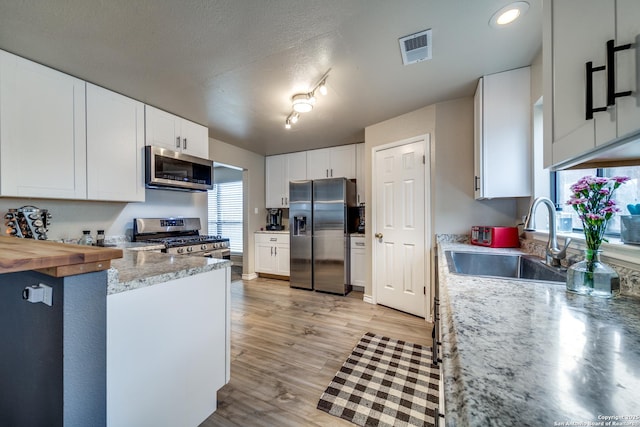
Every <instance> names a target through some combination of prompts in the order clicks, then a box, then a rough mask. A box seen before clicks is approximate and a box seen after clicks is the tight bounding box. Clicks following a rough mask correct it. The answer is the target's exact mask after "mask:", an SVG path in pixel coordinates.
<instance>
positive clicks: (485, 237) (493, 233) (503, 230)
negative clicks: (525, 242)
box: [471, 225, 520, 248]
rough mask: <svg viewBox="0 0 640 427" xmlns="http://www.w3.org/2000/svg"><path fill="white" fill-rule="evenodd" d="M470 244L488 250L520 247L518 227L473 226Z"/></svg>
mask: <svg viewBox="0 0 640 427" xmlns="http://www.w3.org/2000/svg"><path fill="white" fill-rule="evenodd" d="M471 244H472V245H478V246H487V247H490V248H517V247H520V238H519V235H518V227H496V226H484V225H474V226H473V227H471Z"/></svg>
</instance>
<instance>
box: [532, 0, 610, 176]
mask: <svg viewBox="0 0 640 427" xmlns="http://www.w3.org/2000/svg"><path fill="white" fill-rule="evenodd" d="M550 9H551V14H552V16H553V18H552V24H551V31H552V36H551V37H552V49H550V50H549V51H550V52H552V56H551V58H550V60H551V61H550V62H551V63H552V73H551V76H550V77H551V81H547V82H545V84H552V85H553V87H552V94H553V98H552V108H553V110H552V111H553V116H552V119H551V120H549V119H547V120H545V123H544V125H545V126H552V127H553V128H552V129H553V130H552V141H553V143H552V147H551V150H552V163H553V164H557V163H559V162H562V161H564V160H567V159H570V158H572V157H575V156H577V155H580V154H582V153H585V152H587V151H589V150H591V149H593V148H595V147H596V145H598V144H601V143H604V142H607V141H610V140H612V139H614V138H615V134H616V122H615V120H616V118H615V109H609V110H608V111H605V112H596V113H594V115H593V119H591V120H587V119H586V101H585V93H586V84H587V82H586V69H585V64H586V63H587V62H589V61H591V62H593V66H594V67H599V66H604V65H606V52H607V51H606V42H607V40H610V39H613V38H614V37H615V27H614V24H615V21H614V19H615V16H614V13H615V4H614V2H613V1H604V2H603V1H600V0H586V1H585V0H562V1H553V2H552V3H551V4H550ZM578 10H579V11H581V12H580V19H579V20H578V21H579V23H578V21H576V17H575V16H576V15H575V14H576V11H578ZM606 77H607V75H606V70H604V71H598V72H594V73H593V84H592V88H593V106H594V107H604V106H606ZM548 80H549V79H548ZM546 102H547V100H546V99H545V103H546ZM547 149H548V148H547ZM545 166H549V165H545Z"/></svg>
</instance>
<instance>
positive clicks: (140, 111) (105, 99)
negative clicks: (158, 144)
mask: <svg viewBox="0 0 640 427" xmlns="http://www.w3.org/2000/svg"><path fill="white" fill-rule="evenodd" d="M143 147H144V104H143V103H142V102H139V101H136V100H133V99H131V98H127V97H126V96H123V95H120V94H118V93H115V92H112V91H109V90H107V89H103V88H101V87H98V86H95V85H93V84H90V83H87V198H89V199H92V200H113V201H129V202H143V201H144V200H145V191H144V156H143Z"/></svg>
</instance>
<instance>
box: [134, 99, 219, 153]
mask: <svg viewBox="0 0 640 427" xmlns="http://www.w3.org/2000/svg"><path fill="white" fill-rule="evenodd" d="M145 117H146V120H145V126H146V134H147V135H146V145H154V146H157V147H163V148H167V149H169V150H173V151H178V152H183V153H185V154H190V155H192V156H196V157H201V158H205V159H208V158H209V136H208V130H207V128H206V127H205V126H202V125H199V124H197V123H194V122H192V121H189V120H186V119H183V118H182V117H178V116H176V115H174V114H171V113H167V112H166V111H162V110H159V109H157V108H155V107H152V106H150V105H146V106H145Z"/></svg>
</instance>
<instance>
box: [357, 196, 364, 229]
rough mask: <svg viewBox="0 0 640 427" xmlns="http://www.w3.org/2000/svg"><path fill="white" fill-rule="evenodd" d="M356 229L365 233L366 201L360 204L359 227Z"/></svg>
mask: <svg viewBox="0 0 640 427" xmlns="http://www.w3.org/2000/svg"><path fill="white" fill-rule="evenodd" d="M356 231H357V232H358V233H364V203H360V206H358V227H357V229H356Z"/></svg>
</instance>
